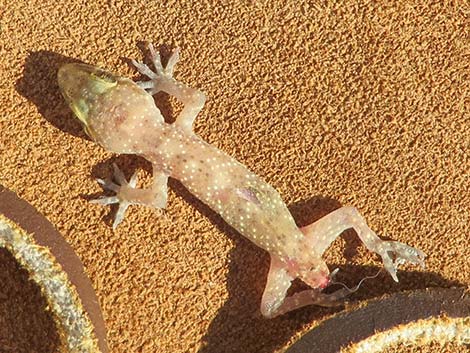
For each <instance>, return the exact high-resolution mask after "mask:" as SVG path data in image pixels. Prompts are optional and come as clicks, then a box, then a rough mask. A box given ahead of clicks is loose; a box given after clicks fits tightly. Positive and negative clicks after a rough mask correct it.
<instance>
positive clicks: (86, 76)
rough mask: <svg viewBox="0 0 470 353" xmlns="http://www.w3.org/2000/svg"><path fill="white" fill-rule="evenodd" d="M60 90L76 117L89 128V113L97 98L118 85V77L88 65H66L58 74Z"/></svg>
mask: <svg viewBox="0 0 470 353" xmlns="http://www.w3.org/2000/svg"><path fill="white" fill-rule="evenodd" d="M57 81H58V83H59V89H60V91H61V93H62V95H63V96H64V98H65V100H66V102H67V103H68V105H69V106H70V108H71V109H72V111H73V112H74V113H75V115H76V117H77V118H78V119H79V120H80V121H81V122H82V124H84V125H85V128H86V127H87V126H88V112H89V111H90V109H91V108H92V106H93V104H94V103H95V101H96V100H97V98H98V97H99V96H101V95H103V94H105V93H106V92H107V91H109V90H110V89H111V88H113V87H115V86H116V85H117V77H116V76H115V75H113V74H111V73H109V72H107V71H105V70H102V69H100V68H98V67H95V66H91V65H86V64H76V63H74V64H65V65H63V66H62V67H61V68H60V69H59V72H58V73H57Z"/></svg>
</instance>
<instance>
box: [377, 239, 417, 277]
mask: <svg viewBox="0 0 470 353" xmlns="http://www.w3.org/2000/svg"><path fill="white" fill-rule="evenodd" d="M377 253H378V254H379V255H380V256H381V257H382V260H383V263H384V267H385V269H386V270H387V271H388V272H389V273H390V275H391V276H392V278H393V279H394V281H395V282H398V277H397V267H398V265H401V264H404V263H405V262H410V263H412V264H414V265H416V264H419V265H421V267H423V268H424V258H425V257H426V254H425V253H424V252H422V251H421V250H419V249H416V248H413V247H412V246H409V245H406V244H404V243H400V242H398V241H384V242H382V243H381V244H380V245H379V247H378V251H377Z"/></svg>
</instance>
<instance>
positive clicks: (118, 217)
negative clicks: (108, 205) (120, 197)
mask: <svg viewBox="0 0 470 353" xmlns="http://www.w3.org/2000/svg"><path fill="white" fill-rule="evenodd" d="M129 205H130V203H129V202H127V201H121V202H120V203H119V208H118V210H117V212H116V217H115V218H114V222H113V230H115V229H116V228H117V226H118V225H119V224H120V223H121V222H122V220H123V219H124V215H125V214H126V210H127V208H128V207H129Z"/></svg>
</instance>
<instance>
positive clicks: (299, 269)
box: [58, 46, 425, 317]
mask: <svg viewBox="0 0 470 353" xmlns="http://www.w3.org/2000/svg"><path fill="white" fill-rule="evenodd" d="M149 48H150V52H151V55H152V61H153V64H154V66H155V72H153V71H151V70H150V69H149V68H148V67H147V66H146V65H144V64H141V63H138V62H134V64H135V66H136V67H137V69H138V70H139V71H140V72H141V73H142V74H144V75H146V76H148V77H149V78H150V81H146V82H138V83H135V82H133V81H131V80H129V79H126V78H122V77H118V76H115V75H113V74H110V73H107V72H105V71H103V70H101V69H98V68H96V67H93V66H88V65H83V64H69V65H65V66H63V67H62V68H61V69H60V70H59V74H58V80H59V86H60V88H61V90H62V93H63V94H64V97H65V98H66V100H67V101H68V103H69V104H70V106H71V107H72V109H73V110H74V112H75V113H76V114H77V116H78V117H79V119H80V120H81V122H82V123H83V124H84V126H85V129H86V131H87V133H88V134H89V135H90V136H91V137H92V138H93V139H94V140H95V141H96V142H97V143H99V144H100V145H101V146H103V147H104V148H105V149H107V150H109V151H113V152H116V153H126V154H137V155H140V156H143V157H144V158H146V159H147V160H148V161H150V162H151V163H152V165H153V176H154V181H153V186H152V188H150V189H137V188H135V185H136V179H135V176H133V177H132V178H131V180H130V182H127V181H126V179H125V178H124V175H123V174H122V172H121V171H120V170H119V169H118V168H117V167H115V179H116V182H117V183H114V182H110V181H106V182H105V181H102V180H99V181H100V183H101V184H103V185H104V187H105V188H107V189H110V190H112V191H114V192H116V196H111V197H106V198H101V199H98V200H96V201H95V202H96V203H100V204H111V203H119V210H118V213H117V215H116V220H115V223H114V227H116V226H117V225H118V224H119V222H121V221H122V219H123V217H124V213H125V210H126V208H127V207H128V206H129V205H130V204H142V205H148V206H152V207H156V208H164V207H165V205H166V200H167V180H168V177H169V176H171V177H173V178H175V179H178V180H180V181H181V182H182V183H183V184H184V185H185V187H186V188H187V189H188V190H189V191H190V192H191V193H193V194H194V195H196V196H197V197H198V198H199V199H201V200H202V201H203V202H204V203H205V204H207V205H208V206H209V207H211V208H212V209H213V210H214V211H216V212H217V213H219V214H220V215H221V216H222V217H223V218H224V220H225V221H226V222H227V223H228V224H230V225H231V226H232V227H234V228H235V229H237V230H238V232H240V234H242V235H244V236H245V237H246V238H248V239H249V240H251V241H252V242H253V243H255V244H256V245H258V246H259V247H260V248H262V249H265V250H266V251H268V252H269V254H270V255H271V266H270V270H269V274H268V279H267V284H266V289H265V291H264V294H263V298H262V303H261V313H262V314H263V315H264V316H266V317H274V316H277V315H280V314H282V313H285V312H288V311H291V310H294V309H297V308H299V307H302V306H306V305H311V304H317V305H335V304H337V303H338V300H339V299H340V298H343V297H344V296H346V295H347V294H348V293H349V291H348V290H346V289H342V290H339V291H337V292H335V293H332V294H329V295H327V294H324V293H321V290H322V289H323V288H325V287H326V286H327V285H328V283H329V282H330V276H329V270H328V267H327V266H326V264H325V262H324V261H323V260H322V254H323V252H324V251H325V250H326V249H327V248H328V246H329V245H330V244H331V243H332V242H333V241H334V239H335V238H336V237H337V236H338V235H340V234H341V233H342V232H343V231H344V230H346V229H349V228H354V229H355V230H356V232H357V233H358V235H359V237H360V239H361V240H362V241H363V242H364V244H365V246H366V247H367V248H368V249H369V250H371V251H374V252H376V253H378V254H379V255H381V256H382V259H383V261H384V266H385V268H386V270H387V271H388V272H389V273H390V274H391V276H392V277H393V278H394V279H395V280H396V281H398V279H397V276H396V266H397V265H398V264H399V263H402V262H404V261H409V262H411V263H415V264H416V263H419V264H424V260H423V259H424V256H425V255H424V254H423V253H422V252H421V251H420V250H418V249H415V248H412V247H410V246H408V245H405V244H403V243H399V242H393V241H383V240H381V239H380V238H379V237H377V235H376V234H375V233H374V232H373V231H372V230H371V229H369V227H368V226H367V224H366V222H365V221H364V219H363V218H362V216H361V215H360V214H359V213H358V212H357V210H356V209H355V208H353V207H342V208H340V209H338V210H335V211H334V212H332V213H330V214H328V215H327V216H325V217H323V218H321V219H320V220H318V221H316V222H315V223H313V224H311V225H309V226H307V227H304V228H298V227H297V225H296V223H295V221H294V219H293V218H292V216H291V214H290V212H289V210H288V209H287V207H286V205H285V203H284V202H283V200H282V198H281V196H280V195H279V193H278V192H277V191H276V190H275V189H274V188H272V187H271V186H270V185H269V184H267V183H266V182H265V181H264V180H262V179H261V178H260V177H258V176H257V175H255V174H254V173H252V172H251V171H250V170H249V169H248V168H246V167H245V166H243V165H242V164H240V163H239V162H237V161H236V160H235V159H233V158H232V157H230V156H229V155H227V154H225V153H224V152H222V151H220V150H218V149H217V148H215V147H213V146H211V145H209V144H207V143H206V142H205V141H203V140H201V139H200V138H199V137H198V136H197V135H195V134H194V132H193V130H192V124H193V121H194V119H195V118H196V115H197V114H198V112H199V111H200V110H201V109H202V108H203V105H204V102H205V96H204V94H203V93H202V92H200V91H198V90H196V89H193V88H190V87H187V86H186V85H184V84H182V83H180V82H178V81H176V80H175V79H173V68H174V65H175V63H176V62H177V60H178V51H175V52H174V53H173V55H172V56H171V57H170V59H169V62H168V64H167V65H166V67H165V68H164V67H163V66H162V64H161V62H160V56H159V54H158V53H156V52H155V50H154V49H153V47H152V46H150V47H149ZM159 91H164V92H167V93H168V94H171V95H174V96H176V97H177V98H178V99H179V100H181V101H182V102H183V103H184V105H185V106H184V109H183V111H182V112H181V114H180V115H179V116H178V117H177V119H176V121H175V122H174V123H173V124H167V123H165V121H164V119H163V116H162V114H161V113H160V110H159V109H158V108H157V107H156V106H155V103H154V100H153V98H152V96H151V94H154V93H157V92H159ZM295 278H300V279H302V280H303V281H304V282H305V283H306V284H308V285H309V286H310V287H312V289H310V290H305V291H302V292H300V293H297V294H295V295H293V296H290V297H286V293H287V290H288V288H289V287H290V285H291V282H292V280H293V279H295Z"/></svg>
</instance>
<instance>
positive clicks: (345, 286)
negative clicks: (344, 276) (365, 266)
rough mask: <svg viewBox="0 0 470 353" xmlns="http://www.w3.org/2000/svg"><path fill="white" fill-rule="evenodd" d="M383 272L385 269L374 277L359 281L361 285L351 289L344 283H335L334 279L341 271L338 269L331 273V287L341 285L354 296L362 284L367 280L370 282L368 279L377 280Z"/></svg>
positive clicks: (380, 270)
mask: <svg viewBox="0 0 470 353" xmlns="http://www.w3.org/2000/svg"><path fill="white" fill-rule="evenodd" d="M382 270H383V268H381V269H379V270H378V271H377V273H376V274H375V275H373V276H366V277H364V278H363V279H361V280H360V281H359V283H358V284H356V285H355V286H354V287H352V288H349V287H348V286H347V285H346V284H344V283H342V282H337V281H334V277H335V276H336V274H337V273H338V271H339V268H336V269H334V270H333V271H332V272H331V274H330V279H331V281H330V285H332V284H339V285H340V286H342V287H343V288H344V289H346V290H347V291H348V292H349V294H352V293H354V292H357V290H358V289H359V288H360V287H361V285H362V283H364V281H366V280H368V279H373V278H377V276H378V275H379V274H380V272H382Z"/></svg>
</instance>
